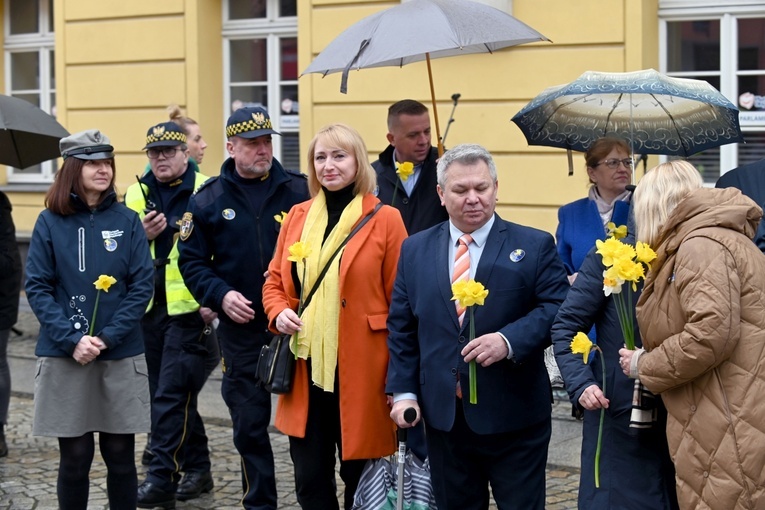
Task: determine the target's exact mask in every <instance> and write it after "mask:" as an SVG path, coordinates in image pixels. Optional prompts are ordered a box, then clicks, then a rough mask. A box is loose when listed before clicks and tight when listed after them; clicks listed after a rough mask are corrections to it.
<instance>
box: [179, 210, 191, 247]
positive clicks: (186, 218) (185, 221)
mask: <svg viewBox="0 0 765 510" xmlns="http://www.w3.org/2000/svg"><path fill="white" fill-rule="evenodd" d="M193 230H194V218H193V217H192V215H191V213H190V212H185V213H183V217H182V218H181V241H185V240H186V239H188V238H189V236H190V235H191V232H192V231H193Z"/></svg>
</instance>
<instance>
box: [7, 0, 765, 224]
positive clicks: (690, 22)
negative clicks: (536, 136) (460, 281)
mask: <svg viewBox="0 0 765 510" xmlns="http://www.w3.org/2000/svg"><path fill="white" fill-rule="evenodd" d="M398 3H399V2H398V1H396V0H390V1H383V0H291V1H289V0H162V1H155V0H131V1H129V2H126V1H124V0H0V6H2V10H1V11H0V12H2V15H3V18H4V26H5V30H4V34H3V46H4V50H5V51H4V53H3V59H4V66H2V67H1V68H0V69H2V73H3V77H2V80H0V85H3V88H2V90H3V92H4V93H6V94H12V95H16V96H20V97H25V98H26V97H27V96H28V97H29V98H32V99H33V98H34V97H35V94H37V95H38V104H40V105H41V106H43V107H45V109H47V110H48V111H54V112H55V115H56V117H57V119H58V120H59V122H61V124H62V125H64V127H66V128H67V129H68V130H69V131H70V132H76V131H80V130H83V129H89V128H98V129H100V130H102V131H103V132H104V133H105V134H107V135H108V136H109V137H110V138H111V139H112V141H113V144H114V146H115V148H116V151H117V163H116V167H117V176H118V179H117V181H118V187H119V190H120V191H121V192H123V193H124V191H125V189H126V188H127V186H128V185H129V184H130V183H132V182H134V179H135V175H140V173H141V172H142V171H143V169H144V167H145V165H146V162H147V159H146V157H145V155H144V154H143V152H142V150H141V148H142V147H143V145H144V136H145V133H146V130H147V128H148V127H149V126H150V125H152V124H154V123H157V122H160V121H164V120H166V119H167V115H166V112H165V108H166V106H167V105H168V104H171V103H177V104H179V105H181V107H182V108H184V110H185V111H186V113H187V114H188V115H189V116H190V117H192V118H194V119H196V120H197V121H198V122H199V124H200V126H201V127H202V131H203V133H204V135H205V138H206V140H207V143H208V144H209V147H208V149H207V154H206V155H205V160H204V163H203V165H202V171H203V172H205V173H207V174H208V175H215V174H217V173H218V168H219V166H220V163H221V162H222V161H223V159H224V157H225V138H224V134H223V133H224V126H225V120H226V118H227V117H228V115H229V114H230V113H231V110H232V108H235V107H236V106H239V105H242V104H252V103H257V104H264V105H267V107H268V108H269V111H270V112H271V113H272V117H273V118H274V121H275V122H274V123H275V125H276V127H277V129H279V130H281V131H283V132H284V133H285V136H284V137H283V138H282V139H280V140H278V141H275V149H276V154H277V156H278V157H279V158H280V159H281V160H282V161H283V162H285V163H287V164H286V165H285V166H288V167H291V168H295V167H296V166H301V167H302V166H304V163H303V158H304V154H305V148H306V147H307V144H308V142H309V141H310V139H311V137H312V135H313V133H315V132H316V130H318V129H319V128H320V127H322V126H323V125H325V124H328V123H330V122H345V123H348V124H350V125H352V126H354V127H356V128H357V129H358V130H359V131H360V132H361V134H362V135H363V137H364V139H365V140H366V143H367V146H368V149H369V153H370V159H371V160H374V159H376V158H377V154H378V153H379V152H381V151H382V150H383V149H384V148H385V147H386V145H387V142H386V138H385V134H386V131H387V129H386V110H387V107H388V106H389V105H390V104H391V103H393V102H395V101H397V100H400V99H404V98H412V99H417V100H420V101H422V102H424V103H426V104H427V105H428V106H429V107H430V91H429V87H428V80H427V70H426V67H425V63H415V64H411V65H408V66H405V67H403V68H377V69H366V70H360V71H352V72H351V74H350V77H349V81H348V94H341V93H340V92H339V88H340V76H339V75H337V74H336V75H328V76H326V77H324V78H322V77H320V76H318V75H306V76H302V77H299V78H298V75H299V73H300V72H301V71H302V70H304V69H305V68H306V67H307V66H308V64H309V63H310V62H311V60H312V59H313V57H314V56H315V55H317V54H318V53H319V52H321V50H322V49H324V47H325V46H326V45H327V44H328V43H329V42H330V41H331V40H332V39H333V38H334V37H335V36H336V35H338V34H339V33H340V32H342V31H343V30H344V29H345V28H347V27H348V26H350V25H351V24H352V23H354V22H356V21H358V20H360V19H362V18H363V17H365V16H367V15H370V14H373V13H374V12H377V11H379V10H381V9H386V8H389V7H392V6H394V5H396V4H398ZM483 3H488V4H490V5H493V6H495V7H498V8H500V9H502V10H505V11H506V12H510V13H511V14H512V15H513V16H515V17H516V18H518V19H520V20H522V21H523V22H525V23H526V24H528V25H530V26H532V27H533V28H535V29H536V30H538V31H539V32H541V33H542V34H544V35H545V36H547V37H548V38H549V39H550V40H551V41H552V42H545V43H534V44H526V45H521V46H516V47H514V48H510V49H507V50H501V51H499V52H496V53H494V54H477V55H467V56H461V57H453V58H444V59H438V60H433V61H432V71H433V76H434V81H435V92H436V98H437V102H438V103H437V104H438V115H439V118H440V123H441V131H442V134H443V131H444V129H445V126H446V122H447V119H448V118H449V115H450V113H451V111H452V106H453V103H452V99H451V97H452V95H453V94H456V93H459V94H460V101H459V105H458V107H457V108H456V110H455V113H454V122H453V124H452V125H451V126H450V128H449V131H448V138H447V146H454V145H456V144H458V143H463V142H474V143H480V144H482V145H484V146H486V147H487V148H488V149H489V150H490V151H491V152H492V153H493V154H494V156H495V159H496V162H497V167H498V172H499V201H500V204H499V208H498V210H499V213H500V214H501V215H502V216H503V217H505V218H506V219H510V220H513V221H517V222H520V223H525V224H528V225H532V226H536V227H538V228H542V229H545V230H548V231H550V232H554V230H555V226H556V223H557V217H556V211H557V208H558V207H559V206H560V205H562V204H564V203H567V202H570V201H572V200H575V199H577V198H581V197H583V196H585V195H586V193H587V177H586V172H585V171H584V160H583V158H582V156H581V155H580V154H575V155H574V169H575V171H574V175H573V176H572V177H569V176H567V159H566V154H565V151H562V150H560V149H551V148H543V147H529V146H528V145H527V143H526V140H525V139H524V137H523V135H522V134H521V132H520V130H519V129H518V128H517V127H516V126H515V125H514V124H513V123H511V122H510V119H511V117H512V116H513V115H514V114H515V113H516V112H517V111H518V110H520V109H521V108H522V107H523V106H524V105H525V104H526V103H527V102H528V101H529V100H530V99H531V98H533V97H534V96H535V95H537V94H538V93H539V92H541V91H542V90H543V89H544V88H546V87H549V86H551V85H557V84H561V83H566V82H569V81H571V80H573V79H575V78H576V77H577V76H579V75H580V74H581V73H583V72H584V71H587V70H598V71H634V70H638V69H645V68H651V67H652V68H656V69H659V70H662V71H667V72H674V74H676V75H680V76H692V77H697V76H698V77H707V76H709V77H710V78H709V79H710V81H711V82H712V83H713V84H715V85H716V86H718V88H720V90H721V91H722V92H723V93H724V94H726V95H727V96H728V97H729V98H731V99H733V98H735V97H736V96H737V95H738V92H739V90H738V89H736V86H738V84H740V83H741V81H740V80H739V81H736V79H737V78H736V76H737V75H736V72H735V69H734V70H733V72H731V69H729V67H728V63H726V58H728V55H726V54H724V53H726V52H729V51H731V50H730V49H729V48H728V46H727V45H728V42H727V39H726V36H727V35H730V32H729V31H728V30H729V29H728V28H726V27H728V26H729V25H730V26H737V25H735V22H736V21H737V20H752V19H753V20H755V21H758V22H759V21H761V20H762V19H763V18H765V6H763V5H762V2H754V1H751V0H732V1H731V2H729V4H730V5H725V6H719V5H717V6H716V5H715V3H714V2H711V1H709V0H695V1H692V2H691V1H686V0H576V1H570V0H485V1H484V2H483ZM719 3H721V2H717V4H719ZM30 5H33V6H34V5H36V6H37V10H36V12H35V13H31V14H30V12H28V11H29V9H30V7H29V6H30ZM35 16H37V19H38V21H39V24H38V26H37V32H38V33H34V32H32V33H30V32H23V31H22V32H19V31H18V30H15V29H14V28H13V25H14V24H18V23H19V21H18V20H22V21H24V20H27V21H26V24H27V25H29V23H30V22H29V21H28V20H29V19H32V18H34V17H35ZM731 16H733V18H734V21H733V22H731ZM699 23H702V24H703V23H707V25H710V24H711V25H712V32H714V27H715V26H716V27H717V32H716V33H717V37H718V39H719V40H718V46H720V47H721V50H720V51H719V52H718V57H719V65H718V66H717V69H713V70H712V71H709V70H708V69H693V66H694V65H696V66H697V67H699V66H700V67H702V68H703V67H705V66H704V65H697V63H694V61H693V58H692V57H693V55H692V56H691V57H690V58H688V59H686V58H685V57H684V55H686V53H683V52H685V51H686V46H687V45H685V42H686V41H685V39H684V38H685V37H686V36H685V35H684V34H685V29H686V28H688V29H689V30H693V29H695V28H696V27H697V25H698V24H699ZM715 23H716V25H715ZM9 27H10V28H9ZM33 29H34V27H32V30H33ZM707 32H709V30H707ZM720 34H722V35H720ZM706 37H707V38H710V37H711V38H712V39H714V33H712V35H707V36H706ZM738 40H741V38H739V39H738ZM704 42H706V40H705V41H704ZM691 43H692V41H691ZM742 44H743V43H742ZM693 47H694V48H696V46H693ZM705 47H706V46H705ZM30 48H31V49H30ZM38 50H39V51H38ZM34 51H38V57H39V58H38V60H37V64H36V65H37V66H38V68H39V72H38V73H37V82H38V83H37V88H36V89H35V88H32V89H30V88H28V87H27V88H24V87H23V84H21V85H20V84H19V83H17V81H18V80H16V77H17V76H22V75H24V73H27V74H29V75H30V76H31V75H32V74H34V73H33V72H32V71H30V69H31V68H33V67H34V65H35V64H34V63H32V64H29V62H26V64H25V63H24V62H23V61H22V60H25V59H27V57H28V56H29V55H24V52H27V53H29V52H32V53H33V52H34ZM734 51H735V50H734ZM675 52H678V54H679V55H680V57H678V59H679V60H678V61H679V62H680V63H681V64H680V65H679V68H678V69H673V67H672V66H673V62H674V61H673V53H675ZM22 57H23V58H22ZM687 61H688V62H691V64H690V66H691V69H685V67H684V66H685V65H686V62H687ZM30 66H31V67H30ZM713 67H714V66H713ZM756 70H765V65H762V64H757V67H756ZM756 70H755V71H753V72H754V74H757V72H756ZM705 73H706V74H705ZM710 73H711V74H710ZM714 73H717V74H714ZM713 74H714V76H713ZM731 74H732V77H731ZM763 74H765V71H763ZM715 76H717V82H715V81H714V78H715ZM757 80H759V75H757ZM755 83H756V84H759V81H755ZM764 88H765V87H764ZM726 89H727V90H726ZM755 92H756V91H755ZM758 97H759V96H758ZM432 117H433V115H432V113H431V120H432ZM748 129H750V130H751V131H752V133H754V134H753V136H755V138H756V136H758V133H759V131H765V122H763V121H762V120H759V121H758V120H757V119H755V120H754V121H753V123H752V124H751V125H750V126H749V127H748ZM434 131H435V130H434ZM434 137H435V133H434ZM275 138H279V137H275ZM756 140H757V143H756V144H755V146H756V147H760V145H759V138H756ZM433 143H434V144H435V139H434V140H433ZM763 145H764V146H765V143H763ZM739 156H740V155H739V153H738V152H737V149H733V148H732V149H730V150H728V149H724V150H722V151H720V152H719V153H715V156H714V157H717V158H718V161H719V164H718V167H720V168H722V169H723V171H724V170H727V169H729V168H732V166H735V163H737V162H738V160H739V159H742V158H741V157H739ZM737 158H738V159H737ZM654 160H655V158H652V160H651V162H655V161H654ZM656 161H658V160H656ZM59 163H60V162H59ZM717 171H718V172H719V170H717ZM54 172H55V165H49V166H48V167H47V170H46V169H45V166H44V165H43V167H41V169H40V171H35V172H25V171H23V170H17V169H7V171H6V172H4V173H0V189H2V190H3V191H5V192H6V193H7V194H8V196H9V197H10V199H11V202H12V204H13V206H14V220H15V222H16V227H17V230H18V231H19V232H20V233H21V234H24V233H27V234H28V233H29V232H31V230H32V228H33V226H34V221H35V218H36V216H37V214H38V213H39V211H40V210H41V209H42V207H43V205H42V204H43V198H44V193H45V190H46V189H47V187H48V185H49V183H50V182H51V179H52V177H53V173H54Z"/></svg>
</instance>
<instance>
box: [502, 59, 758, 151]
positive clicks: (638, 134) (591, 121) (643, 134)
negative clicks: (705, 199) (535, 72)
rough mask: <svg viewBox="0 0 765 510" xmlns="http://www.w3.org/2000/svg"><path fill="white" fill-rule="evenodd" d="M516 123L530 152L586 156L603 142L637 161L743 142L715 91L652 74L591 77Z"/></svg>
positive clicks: (548, 95) (551, 94)
mask: <svg viewBox="0 0 765 510" xmlns="http://www.w3.org/2000/svg"><path fill="white" fill-rule="evenodd" d="M512 120H513V122H515V123H516V124H517V125H518V127H519V128H520V129H521V131H523V134H524V135H525V136H526V140H527V141H528V142H529V145H544V146H548V147H560V148H563V149H569V150H575V151H581V152H585V151H586V150H587V149H588V148H589V146H590V144H591V143H592V142H593V141H595V140H597V139H598V138H600V137H603V136H617V137H620V138H623V139H625V140H627V141H628V142H630V143H631V144H632V152H633V154H665V155H674V156H683V157H688V156H691V155H692V154H696V153H697V152H701V151H703V150H706V149H710V148H713V147H718V146H720V145H725V144H729V143H736V142H742V141H743V137H742V135H741V127H740V126H739V121H738V108H736V106H735V105H734V104H733V103H731V102H730V101H728V100H727V99H726V98H725V96H723V95H722V94H720V92H718V91H717V89H715V88H714V87H712V86H711V85H710V84H709V83H707V82H706V81H702V80H690V79H685V78H671V77H669V76H666V75H663V74H661V73H659V72H657V71H655V70H653V69H647V70H644V71H636V72H631V73H599V72H595V71H587V72H586V73H584V74H583V75H581V76H580V77H579V78H577V79H576V80H574V81H573V82H571V83H569V84H568V85H558V86H555V87H550V88H548V89H545V90H544V91H542V93H541V94H539V95H538V96H537V97H535V98H534V99H532V100H531V102H530V103H529V104H527V105H526V106H525V107H524V108H523V109H522V110H521V111H519V112H518V113H517V114H516V115H515V116H514V117H513V119H512Z"/></svg>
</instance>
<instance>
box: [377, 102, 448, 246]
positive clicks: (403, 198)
mask: <svg viewBox="0 0 765 510" xmlns="http://www.w3.org/2000/svg"><path fill="white" fill-rule="evenodd" d="M387 138H388V143H389V144H390V145H388V148H387V149H385V150H384V151H383V152H382V153H380V158H379V159H378V160H377V161H375V162H374V163H372V167H374V169H375V171H376V172H377V186H378V192H377V197H378V198H379V199H380V201H381V202H383V203H384V204H388V205H392V206H394V207H395V208H396V209H398V210H399V211H400V212H401V217H402V218H403V219H404V225H405V226H406V230H407V232H408V233H409V235H412V234H415V233H417V232H419V231H420V230H425V229H426V228H430V227H432V226H433V225H436V224H438V223H441V222H442V221H446V220H447V219H448V217H449V216H448V214H447V213H446V209H445V208H444V207H443V205H441V200H440V199H439V198H438V193H436V160H437V159H438V149H436V148H435V147H432V146H431V145H430V143H431V141H430V140H431V137H430V115H429V114H428V108H427V107H426V106H425V105H424V104H422V103H420V102H419V101H414V100H412V99H404V100H402V101H398V102H397V103H393V104H392V105H391V106H390V108H388V135H387ZM402 163H411V164H412V165H413V171H414V172H413V173H412V174H411V175H410V176H408V177H403V176H402V177H399V175H397V174H396V170H397V169H398V167H399V166H400V165H401V164H402ZM394 195H395V200H394Z"/></svg>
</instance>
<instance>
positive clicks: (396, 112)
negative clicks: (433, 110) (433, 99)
mask: <svg viewBox="0 0 765 510" xmlns="http://www.w3.org/2000/svg"><path fill="white" fill-rule="evenodd" d="M423 113H428V107H427V106H425V105H424V104H422V103H421V102H419V101H415V100H414V99H402V100H401V101H397V102H395V103H393V104H392V105H390V107H389V108H388V129H390V128H391V126H392V125H393V121H394V120H396V119H398V117H399V116H400V115H422V114H423Z"/></svg>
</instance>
